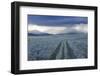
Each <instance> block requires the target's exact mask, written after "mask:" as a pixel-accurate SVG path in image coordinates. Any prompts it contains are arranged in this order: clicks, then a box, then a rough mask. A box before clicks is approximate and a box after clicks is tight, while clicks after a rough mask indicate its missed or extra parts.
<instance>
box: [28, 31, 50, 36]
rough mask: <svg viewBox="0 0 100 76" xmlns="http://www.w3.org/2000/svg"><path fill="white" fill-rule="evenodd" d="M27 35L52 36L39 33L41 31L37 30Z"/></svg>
mask: <svg viewBox="0 0 100 76" xmlns="http://www.w3.org/2000/svg"><path fill="white" fill-rule="evenodd" d="M28 35H29V36H47V35H52V34H49V33H45V32H41V31H38V30H34V31H30V32H28Z"/></svg>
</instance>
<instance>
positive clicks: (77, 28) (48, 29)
mask: <svg viewBox="0 0 100 76" xmlns="http://www.w3.org/2000/svg"><path fill="white" fill-rule="evenodd" d="M36 30H37V31H40V32H45V33H49V34H61V33H70V32H83V33H87V32H88V27H87V24H75V25H74V26H70V25H68V26H62V27H60V26H43V25H42V26H40V25H35V24H29V25H28V32H33V33H34V31H35V32H36Z"/></svg>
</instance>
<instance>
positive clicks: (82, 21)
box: [28, 15, 88, 34]
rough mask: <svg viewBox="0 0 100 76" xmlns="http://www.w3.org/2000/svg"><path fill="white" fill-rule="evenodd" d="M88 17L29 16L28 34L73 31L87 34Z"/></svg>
mask: <svg viewBox="0 0 100 76" xmlns="http://www.w3.org/2000/svg"><path fill="white" fill-rule="evenodd" d="M87 24H88V18H87V17H79V16H50V15H49V16H46V15H28V32H33V33H34V32H35V33H36V32H38V31H40V32H46V33H50V34H59V33H68V32H72V31H78V32H87Z"/></svg>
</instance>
